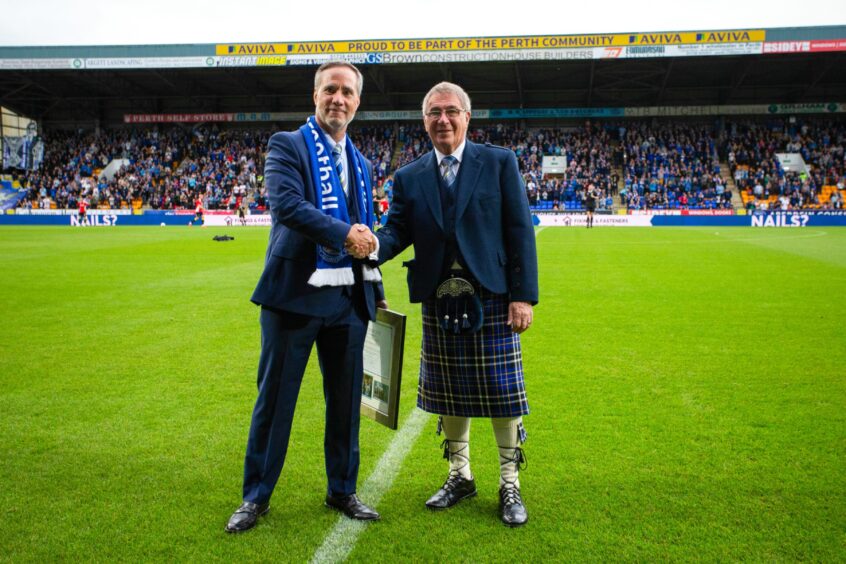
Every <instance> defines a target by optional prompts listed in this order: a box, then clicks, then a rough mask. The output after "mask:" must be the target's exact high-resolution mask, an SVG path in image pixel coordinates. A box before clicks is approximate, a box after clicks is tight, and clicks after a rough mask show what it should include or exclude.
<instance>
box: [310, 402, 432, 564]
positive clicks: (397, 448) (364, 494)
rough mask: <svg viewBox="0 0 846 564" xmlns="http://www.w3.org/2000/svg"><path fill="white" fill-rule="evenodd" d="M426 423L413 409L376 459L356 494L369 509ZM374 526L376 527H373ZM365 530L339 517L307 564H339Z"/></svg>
mask: <svg viewBox="0 0 846 564" xmlns="http://www.w3.org/2000/svg"><path fill="white" fill-rule="evenodd" d="M428 420H429V414H428V413H426V412H425V411H423V410H421V409H418V408H414V411H412V412H411V415H410V416H409V417H408V419H407V420H406V421H405V423H404V424H403V426H402V428H401V429H400V430H399V431H398V432H397V435H396V436H395V437H394V439H393V440H392V441H391V444H390V445H388V449H387V450H386V451H385V453H384V454H383V455H382V458H380V459H379V462H378V463H377V464H376V468H375V469H374V470H373V473H372V474H370V477H368V478H367V481H366V482H364V485H363V486H362V487H361V489H360V490H359V491H358V492H357V493H358V495H359V497H360V498H361V500H362V501H363V502H365V503H367V504H368V505H370V506H371V507H377V506H378V505H379V502H380V501H381V500H382V496H384V495H385V493H386V492H387V491H388V490H390V489H391V485H392V484H393V483H394V478H396V475H397V473H398V472H399V470H400V468H402V463H403V461H404V460H405V457H406V456H407V455H408V452H409V451H410V450H411V446H412V445H413V444H414V441H416V440H417V437H419V436H420V432H421V431H422V430H423V425H424V423H426V422H427V421H428ZM376 526H378V525H376ZM365 527H367V524H366V522H364V521H356V520H354V519H349V518H347V517H345V516H343V515H341V516H339V517H338V521H337V523H335V527H334V528H333V529H332V531H331V532H330V533H329V535H328V536H327V537H326V539H325V540H324V541H323V544H322V545H320V548H318V549H317V552H315V553H314V556H312V558H311V562H312V563H314V564H317V563H323V562H343V561H344V560H346V558H347V557H348V556H349V555H350V552H352V549H353V548H354V547H355V543H356V541H357V540H358V536H359V535H360V534H361V533H362V532H363V531H364V529H365Z"/></svg>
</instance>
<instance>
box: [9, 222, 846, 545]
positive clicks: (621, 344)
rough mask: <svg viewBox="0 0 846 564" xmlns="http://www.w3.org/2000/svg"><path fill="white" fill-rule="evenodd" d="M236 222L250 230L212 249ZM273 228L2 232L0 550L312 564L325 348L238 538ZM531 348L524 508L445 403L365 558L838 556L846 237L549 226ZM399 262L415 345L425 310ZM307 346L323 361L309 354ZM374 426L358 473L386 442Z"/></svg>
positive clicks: (409, 359) (405, 403) (843, 501)
mask: <svg viewBox="0 0 846 564" xmlns="http://www.w3.org/2000/svg"><path fill="white" fill-rule="evenodd" d="M224 232H228V233H229V234H231V235H234V236H235V240H234V241H230V242H226V243H218V242H214V241H212V240H211V239H212V236H213V235H215V234H221V233H224ZM266 241H267V230H264V229H229V230H228V231H227V230H226V229H222V228H221V229H213V228H209V229H198V228H182V227H167V228H159V227H150V228H129V227H127V228H124V227H120V228H97V229H95V228H90V229H71V228H60V227H52V228H28V227H12V228H2V229H0V283H2V285H0V288H2V290H3V296H2V300H3V304H4V305H3V308H2V311H3V316H2V323H0V508H2V511H3V515H2V518H0V560H7V559H8V560H11V561H57V560H67V561H79V560H85V561H89V560H95V561H172V560H176V561H205V560H217V561H228V562H233V561H249V562H252V561H307V560H308V559H310V558H311V557H312V555H313V554H314V552H315V550H316V549H317V547H319V546H320V544H321V543H322V542H323V539H324V538H325V537H326V535H327V534H328V533H329V532H330V531H331V530H332V528H333V527H334V524H335V522H336V520H337V514H336V513H334V512H332V511H330V510H328V509H326V508H325V507H323V506H322V497H323V493H324V491H325V477H324V470H323V454H322V433H323V400H322V395H321V385H320V378H319V372H318V371H317V367H316V361H314V362H312V363H311V364H310V365H309V369H308V372H307V373H306V377H305V381H304V385H303V389H302V392H301V396H300V400H299V403H298V409H297V414H296V420H295V422H294V433H293V436H292V440H291V447H290V451H289V457H288V463H287V465H286V467H285V469H284V470H283V473H282V478H281V480H280V483H279V486H278V487H277V489H276V492H275V495H274V498H273V500H272V503H271V511H270V513H269V514H268V515H267V517H265V518H263V519H262V520H261V522H260V524H259V526H258V527H257V528H256V529H255V530H254V531H251V532H249V533H247V534H244V535H226V534H224V532H223V527H224V524H225V523H226V520H227V519H228V517H229V515H230V513H231V512H232V511H233V510H234V508H235V507H236V506H237V505H238V503H239V502H240V486H241V475H242V461H243V453H244V447H245V441H246V438H247V429H248V426H249V419H250V413H251V410H252V406H253V402H254V400H255V370H256V362H257V358H258V343H259V327H258V310H257V308H256V307H255V306H253V305H252V304H250V303H249V301H248V300H249V296H250V293H251V292H252V289H253V286H254V284H255V282H256V280H257V279H258V276H259V273H260V271H261V267H262V262H263V259H264V252H265V245H266ZM537 241H538V252H539V258H540V273H541V280H540V284H541V303H540V304H539V305H538V306H537V308H536V310H535V319H536V321H535V323H534V325H533V327H532V329H531V330H530V331H529V332H528V333H526V334H525V336H524V339H523V347H524V357H525V368H526V374H527V376H526V381H527V390H528V397H529V403H530V407H531V410H532V412H531V414H530V415H529V416H527V417H526V419H525V424H526V428H527V430H528V433H529V438H528V442H527V443H526V445H525V446H526V454H527V457H528V463H529V464H528V468H527V469H526V470H525V471H524V472H523V473H522V474H521V482H522V486H523V494H524V498H525V500H526V504H527V507H528V510H529V523H528V524H527V526H526V527H524V528H521V529H514V530H511V529H508V528H506V527H504V526H503V525H502V524H501V523H500V522H499V521H498V518H497V476H498V466H497V456H496V450H495V444H494V440H493V433H492V432H491V430H490V424H489V423H488V422H487V421H485V420H479V421H476V422H474V424H473V428H472V432H471V440H472V443H471V444H472V455H473V469H474V473H475V474H476V480H477V484H478V486H479V495H478V496H477V497H476V498H473V499H472V500H468V501H466V502H464V503H462V504H461V505H459V506H457V507H455V508H454V509H452V510H449V511H446V512H440V513H433V512H429V511H427V510H426V509H425V508H424V506H423V502H424V501H425V500H426V498H427V497H428V496H429V495H431V494H432V493H433V492H434V491H435V489H437V487H438V486H439V485H440V484H441V483H442V481H443V479H444V477H445V475H446V463H445V461H444V460H443V459H442V458H441V452H440V449H439V444H440V437H437V436H435V433H434V431H435V418H434V416H432V417H430V419H429V421H428V422H427V424H426V428H425V430H424V431H423V433H422V434H421V435H420V436H419V438H418V439H417V441H416V442H415V443H414V444H413V446H412V448H411V451H410V453H409V455H408V457H407V458H406V459H405V461H404V463H403V464H402V466H401V467H400V468H399V469H398V474H397V476H396V479H395V481H394V483H393V486H392V488H391V489H390V490H389V491H388V492H387V493H386V494H385V496H384V497H383V499H382V502H381V503H380V504H379V507H378V509H379V510H380V511H381V513H382V517H383V520H382V521H380V522H378V523H374V524H370V525H368V526H367V527H366V528H365V530H364V532H363V534H362V535H361V536H360V537H359V538H358V542H357V544H356V545H355V547H354V549H353V550H352V552H351V554H350V556H349V559H350V560H352V561H360V562H363V561H376V562H388V561H391V562H393V561H445V560H452V561H467V562H503V561H521V562H541V561H572V562H580V561H620V560H624V561H633V560H634V561H644V562H650V561H667V560H706V561H717V560H719V561H737V560H752V561H768V562H769V561H793V560H814V561H823V562H832V561H844V560H846V533H844V531H846V323H844V319H846V309H844V305H846V230H837V229H836V228H831V229H811V228H806V229H772V230H763V229H751V228H749V229H746V228H728V229H719V230H715V229H705V228H700V229H672V228H661V229H659V228H656V229H648V228H642V229H622V228H621V229H593V230H587V229H576V228H545V229H540V230H539V231H538V233H537ZM400 262H401V261H400V259H397V260H395V261H393V262H392V263H390V264H389V265H387V266H386V267H384V269H383V272H384V276H385V279H386V284H387V293H388V297H389V300H390V303H391V306H392V309H395V310H398V311H401V312H403V313H406V314H407V315H408V316H409V320H408V335H407V338H406V355H405V359H406V360H405V365H404V386H403V391H402V400H401V416H400V424H401V425H402V422H403V421H404V420H405V419H406V418H407V417H408V416H409V414H410V413H411V412H412V409H414V403H415V394H416V390H415V388H416V383H417V368H418V362H419V353H418V351H419V342H420V313H419V306H417V305H410V304H409V303H408V298H407V292H406V287H405V273H404V271H403V269H402V268H401V267H400ZM313 360H314V359H313ZM395 434H396V433H395V432H394V431H390V430H388V429H386V428H384V427H382V426H380V425H378V424H376V423H374V422H372V421H370V420H363V421H362V429H361V444H362V466H361V474H360V482H363V481H364V480H365V479H366V477H367V476H369V475H370V474H371V472H372V471H373V470H374V467H375V465H376V462H377V461H378V460H379V457H380V455H381V454H382V453H383V452H384V451H385V449H386V448H387V446H388V445H389V443H390V441H391V439H392V438H393V437H394V436H395Z"/></svg>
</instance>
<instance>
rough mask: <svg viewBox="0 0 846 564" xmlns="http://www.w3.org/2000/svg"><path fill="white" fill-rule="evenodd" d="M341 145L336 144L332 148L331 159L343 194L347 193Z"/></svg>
mask: <svg viewBox="0 0 846 564" xmlns="http://www.w3.org/2000/svg"><path fill="white" fill-rule="evenodd" d="M342 150H343V149H341V144H340V143H339V144H337V145H335V146H334V147H333V148H332V159H333V160H334V161H335V170H336V171H337V173H338V180H340V182H341V188H343V189H344V194H346V193H347V171H346V170H344V168H346V167H344V161H342V160H341V151H342Z"/></svg>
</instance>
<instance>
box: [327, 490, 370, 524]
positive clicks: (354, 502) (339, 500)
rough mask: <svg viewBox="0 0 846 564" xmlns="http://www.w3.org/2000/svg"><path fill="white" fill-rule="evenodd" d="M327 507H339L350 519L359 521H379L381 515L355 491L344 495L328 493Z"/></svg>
mask: <svg viewBox="0 0 846 564" xmlns="http://www.w3.org/2000/svg"><path fill="white" fill-rule="evenodd" d="M326 507H331V508H332V509H337V510H338V511H340V512H341V513H343V514H344V515H346V516H347V517H349V518H350V519H357V520H359V521H377V520H379V519H380V517H381V516H380V515H379V514H378V513H377V512H376V511H374V510H373V509H371V508H369V507H367V506H366V505H364V504H363V503H362V502H361V500H359V499H358V497H357V496H356V495H355V494H354V493H353V494H350V495H345V496H342V497H335V496H333V495H327V496H326Z"/></svg>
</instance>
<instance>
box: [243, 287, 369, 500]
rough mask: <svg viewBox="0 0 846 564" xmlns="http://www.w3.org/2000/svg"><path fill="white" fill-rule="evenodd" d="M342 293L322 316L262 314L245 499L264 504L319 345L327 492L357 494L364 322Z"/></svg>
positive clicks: (270, 311)
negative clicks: (332, 310)
mask: <svg viewBox="0 0 846 564" xmlns="http://www.w3.org/2000/svg"><path fill="white" fill-rule="evenodd" d="M352 294H353V293H352V292H343V294H342V295H341V296H340V297H339V298H338V307H337V308H336V311H335V313H334V314H332V315H330V316H328V317H313V316H308V315H302V314H297V313H292V312H287V311H280V310H275V309H271V308H268V307H262V309H261V317H260V323H261V357H260V359H259V368H258V398H257V400H256V405H255V408H254V410H253V416H252V421H251V423H250V434H249V438H248V440H247V453H246V456H245V458H244V501H250V502H253V503H266V502H268V501H269V500H270V496H271V494H272V493H273V488H274V487H275V486H276V482H277V480H278V479H279V474H280V472H281V471H282V467H283V466H284V464H285V455H286V453H287V450H288V439H289V438H290V435H291V423H292V420H293V417H294V408H295V406H296V403H297V396H298V394H299V391H300V384H301V383H302V379H303V373H304V371H305V368H306V364H307V363H308V358H309V356H310V354H311V349H312V345H314V344H315V343H316V344H317V356H318V360H319V363H320V370H321V372H322V373H323V397H324V400H325V402H326V427H325V432H324V443H323V444H324V454H325V457H326V476H327V478H328V492H327V493H329V494H332V495H336V496H344V495H348V494H351V493H354V492H355V488H356V480H357V478H358V466H359V446H358V430H359V413H360V407H361V380H362V374H363V359H362V350H363V347H364V336H365V334H366V332H367V323H368V317H367V313H366V311H365V310H364V307H363V306H361V307H357V306H356V304H355V303H354V302H355V300H353V297H352Z"/></svg>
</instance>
